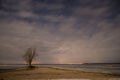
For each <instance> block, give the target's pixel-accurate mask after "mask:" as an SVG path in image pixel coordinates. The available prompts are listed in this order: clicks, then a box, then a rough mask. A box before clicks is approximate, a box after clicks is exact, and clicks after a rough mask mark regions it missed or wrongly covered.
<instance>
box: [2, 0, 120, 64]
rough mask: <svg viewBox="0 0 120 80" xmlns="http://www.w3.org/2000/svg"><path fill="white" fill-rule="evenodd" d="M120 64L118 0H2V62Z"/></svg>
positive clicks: (119, 14)
mask: <svg viewBox="0 0 120 80" xmlns="http://www.w3.org/2000/svg"><path fill="white" fill-rule="evenodd" d="M29 47H33V48H36V52H37V54H38V55H39V56H38V57H36V60H35V61H34V62H33V63H41V64H79V63H118V62H120V0H0V64H8V63H9V64H10V63H11V64H15V63H25V62H24V59H23V58H22V56H23V55H24V53H25V52H26V50H27V49H28V48H29Z"/></svg>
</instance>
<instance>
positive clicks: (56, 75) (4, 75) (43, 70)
mask: <svg viewBox="0 0 120 80" xmlns="http://www.w3.org/2000/svg"><path fill="white" fill-rule="evenodd" d="M13 76H14V77H13ZM61 78H65V79H80V78H88V79H93V78H120V75H117V74H107V73H98V72H85V71H79V70H68V69H60V68H53V67H37V68H34V69H25V68H24V69H17V70H11V71H4V72H0V79H4V80H26V79H61Z"/></svg>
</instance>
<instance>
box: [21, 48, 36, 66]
mask: <svg viewBox="0 0 120 80" xmlns="http://www.w3.org/2000/svg"><path fill="white" fill-rule="evenodd" d="M36 56H37V54H36V49H35V48H28V49H27V51H26V53H25V54H24V55H23V58H24V59H25V61H26V63H27V64H28V67H29V68H32V67H33V66H32V61H33V59H34V58H35V57H36Z"/></svg>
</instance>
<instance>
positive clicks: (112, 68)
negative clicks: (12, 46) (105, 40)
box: [0, 64, 120, 74]
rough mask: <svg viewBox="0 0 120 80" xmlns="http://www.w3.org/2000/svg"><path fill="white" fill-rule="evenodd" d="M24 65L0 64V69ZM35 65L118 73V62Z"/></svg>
mask: <svg viewBox="0 0 120 80" xmlns="http://www.w3.org/2000/svg"><path fill="white" fill-rule="evenodd" d="M26 66H27V65H0V69H20V68H24V67H26ZM35 66H38V67H54V68H62V69H72V70H81V71H87V72H102V73H115V74H120V64H40V65H35Z"/></svg>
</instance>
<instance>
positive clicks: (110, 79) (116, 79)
mask: <svg viewBox="0 0 120 80" xmlns="http://www.w3.org/2000/svg"><path fill="white" fill-rule="evenodd" d="M26 80H120V78H94V79H26Z"/></svg>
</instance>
